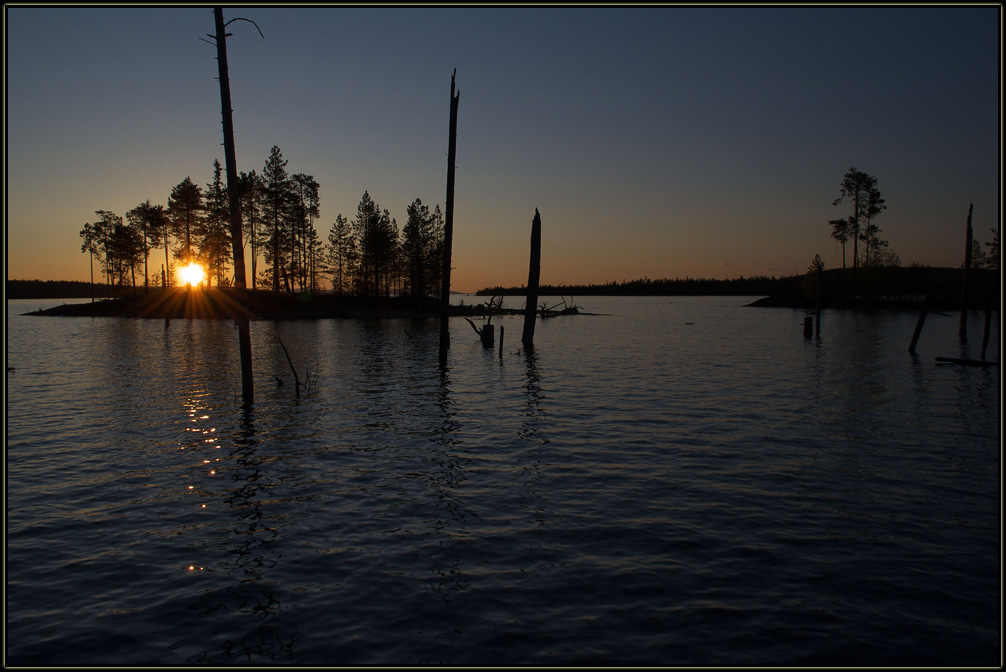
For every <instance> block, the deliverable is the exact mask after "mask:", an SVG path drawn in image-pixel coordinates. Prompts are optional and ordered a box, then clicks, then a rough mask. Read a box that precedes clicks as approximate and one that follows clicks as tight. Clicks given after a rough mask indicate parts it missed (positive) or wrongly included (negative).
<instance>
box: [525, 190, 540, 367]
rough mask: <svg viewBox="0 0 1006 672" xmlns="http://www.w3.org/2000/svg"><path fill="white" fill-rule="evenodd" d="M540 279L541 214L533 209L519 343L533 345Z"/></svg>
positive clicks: (527, 345) (536, 209)
mask: <svg viewBox="0 0 1006 672" xmlns="http://www.w3.org/2000/svg"><path fill="white" fill-rule="evenodd" d="M540 279H541V215H539V214H538V208H535V209H534V219H533V220H532V221H531V263H530V265H529V267H528V272H527V303H526V304H525V305H524V333H523V335H522V336H521V339H520V340H521V343H523V344H524V345H525V347H528V348H530V347H533V346H534V318H535V311H536V310H537V309H538V281H539V280H540Z"/></svg>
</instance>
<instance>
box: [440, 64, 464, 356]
mask: <svg viewBox="0 0 1006 672" xmlns="http://www.w3.org/2000/svg"><path fill="white" fill-rule="evenodd" d="M457 72H458V71H457V69H456V68H455V70H454V72H453V73H451V120H450V128H449V136H448V141H447V203H446V205H445V206H444V207H445V208H446V214H445V216H444V261H443V278H442V284H441V290H440V299H441V306H440V368H446V367H447V349H448V348H449V347H451V346H450V332H449V331H448V330H447V317H448V312H449V310H450V305H451V245H452V239H453V237H454V161H455V158H456V155H457V144H458V143H457V137H458V101H459V100H460V98H461V92H460V91H458V92H457V93H456V94H455V92H454V76H455V75H456V74H457Z"/></svg>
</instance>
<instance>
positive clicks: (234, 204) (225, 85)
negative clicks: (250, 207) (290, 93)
mask: <svg viewBox="0 0 1006 672" xmlns="http://www.w3.org/2000/svg"><path fill="white" fill-rule="evenodd" d="M213 18H214V21H215V23H216V29H217V34H216V36H215V37H214V36H213V35H210V36H209V37H210V38H212V39H214V40H215V42H216V47H217V69H218V71H219V74H220V112H221V114H222V116H223V124H224V162H225V163H226V168H227V196H228V201H229V206H230V217H231V247H232V248H233V250H234V288H235V290H237V291H236V293H237V299H238V303H239V306H238V310H237V311H236V312H237V320H236V321H237V324H238V343H239V346H240V349H241V396H242V398H243V399H244V402H245V403H246V404H250V403H251V401H252V398H253V397H254V392H255V386H254V382H253V379H252V355H251V328H250V326H249V323H248V314H249V311H248V294H247V291H246V285H245V251H244V243H243V242H242V240H241V197H240V195H239V194H238V177H237V158H236V156H235V152H234V120H233V118H232V115H231V84H230V79H229V77H228V75H227V36H228V33H227V32H225V31H226V27H227V26H228V25H229V24H230V23H232V22H233V21H248V22H249V23H251V24H252V25H254V26H255V28H258V24H256V23H255V22H254V21H251V20H250V19H231V20H230V21H228V22H227V23H224V10H223V8H222V7H214V8H213ZM259 35H262V31H261V30H259ZM262 37H263V39H264V38H265V36H264V35H263V36H262Z"/></svg>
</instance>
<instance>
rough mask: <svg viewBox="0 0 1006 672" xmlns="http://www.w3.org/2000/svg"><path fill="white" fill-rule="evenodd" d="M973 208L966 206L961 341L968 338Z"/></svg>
mask: <svg viewBox="0 0 1006 672" xmlns="http://www.w3.org/2000/svg"><path fill="white" fill-rule="evenodd" d="M974 208H975V204H974V203H972V204H971V205H969V206H968V233H967V245H966V246H965V248H964V283H963V285H964V286H963V288H962V289H961V326H960V329H959V330H958V334H959V335H960V337H961V340H964V339H966V338H967V337H968V295H969V294H970V293H971V292H970V289H971V244H972V243H971V241H972V239H973V237H974V233H973V231H972V229H971V213H972V211H973V210H974Z"/></svg>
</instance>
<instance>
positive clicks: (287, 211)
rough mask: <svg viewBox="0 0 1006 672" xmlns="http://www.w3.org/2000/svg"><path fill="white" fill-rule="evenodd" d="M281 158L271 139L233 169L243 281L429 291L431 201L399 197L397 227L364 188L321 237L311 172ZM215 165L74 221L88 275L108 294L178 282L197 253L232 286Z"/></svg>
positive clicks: (439, 226) (275, 286)
mask: <svg viewBox="0 0 1006 672" xmlns="http://www.w3.org/2000/svg"><path fill="white" fill-rule="evenodd" d="M288 163H289V162H288V160H286V159H284V158H283V154H282V151H281V150H280V148H279V147H278V146H275V145H274V146H273V147H272V149H271V151H270V154H269V157H268V159H266V161H265V164H264V166H263V168H262V172H261V173H257V172H256V171H255V170H251V171H249V172H243V171H242V172H241V173H240V174H239V176H238V184H239V192H240V201H241V225H242V233H243V236H242V237H243V243H244V245H245V248H246V249H247V250H248V251H249V252H250V257H251V288H252V289H270V290H272V291H276V292H281V291H282V292H287V293H294V292H319V291H322V290H323V289H327V288H328V287H327V286H326V285H330V286H331V288H332V290H333V291H335V292H336V293H339V294H354V295H359V296H373V297H377V296H391V295H411V296H417V297H429V296H435V295H436V293H437V291H438V288H439V285H440V280H441V273H442V270H441V257H442V255H443V244H444V218H443V214H442V213H441V210H440V206H439V205H436V206H434V208H433V210H432V212H431V211H430V208H429V206H427V205H425V204H423V202H422V201H421V200H420V199H419V198H416V199H415V200H414V201H413V202H412V203H410V204H409V205H408V206H407V207H406V217H407V219H406V223H405V225H404V227H403V228H402V229H401V230H400V229H399V227H398V224H397V221H396V220H395V218H393V217H392V216H391V214H390V212H389V211H388V210H387V209H382V208H381V207H380V205H379V204H378V203H377V202H376V201H374V199H373V198H372V197H371V196H370V193H369V192H368V191H364V193H363V196H362V198H361V199H360V203H359V205H358V206H357V210H356V217H355V218H354V219H352V220H349V219H347V218H346V217H344V216H343V215H342V213H339V214H338V216H337V217H336V218H335V221H334V222H333V223H332V225H331V229H330V230H329V232H328V240H327V242H325V241H324V240H323V239H322V238H321V236H320V235H319V233H318V229H317V228H316V223H317V220H318V217H319V213H320V198H319V184H318V182H317V181H315V179H314V177H313V176H312V175H308V174H305V173H292V174H291V173H290V172H288V170H287V165H288ZM222 172H223V171H222V167H221V165H220V162H219V160H214V162H213V177H212V181H211V182H209V183H208V184H206V186H205V188H203V187H201V186H200V185H198V184H196V183H195V182H193V181H192V179H191V177H186V178H185V179H184V180H182V181H181V182H179V183H178V184H177V185H176V186H175V187H173V188H172V189H171V193H170V196H169V197H168V204H167V207H165V206H164V205H159V204H151V202H150V200H149V199H148V200H145V201H144V202H142V203H140V204H139V205H137V206H136V207H135V208H133V209H132V210H130V211H129V212H127V213H126V217H125V219H123V217H121V216H119V215H117V214H116V213H114V212H112V211H110V210H96V211H95V215H96V216H97V219H96V220H95V221H94V222H89V223H86V224H84V227H83V229H81V231H80V237H81V238H82V241H83V242H82V245H81V252H84V253H87V254H89V259H90V266H91V283H92V284H93V283H94V267H95V262H97V265H98V269H99V275H104V277H105V284H106V287H107V288H108V290H109V294H111V290H112V288H113V287H115V288H118V290H117V293H122V289H123V288H124V287H130V288H132V289H133V291H134V293H135V291H136V289H137V288H138V287H139V286H142V287H144V288H150V287H171V286H174V285H177V284H178V269H179V268H180V267H181V266H186V265H188V264H190V263H198V264H200V265H201V266H203V267H204V268H205V269H206V272H207V278H206V282H207V284H208V285H210V286H212V285H214V284H216V285H217V286H221V287H228V286H231V285H232V284H233V278H232V276H231V275H230V274H231V267H232V266H233V251H232V248H231V235H230V233H229V230H228V227H229V221H230V212H229V205H228V198H227V187H226V184H225V183H224V180H223V175H222ZM159 249H160V250H163V251H164V257H163V264H161V262H160V259H159V258H158V259H157V261H154V257H155V252H154V251H155V250H159ZM156 256H159V255H156ZM260 262H262V263H260ZM158 265H161V266H162V268H161V269H157V266H158ZM137 275H139V276H140V277H141V280H140V281H139V282H138V281H137Z"/></svg>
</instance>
